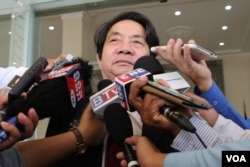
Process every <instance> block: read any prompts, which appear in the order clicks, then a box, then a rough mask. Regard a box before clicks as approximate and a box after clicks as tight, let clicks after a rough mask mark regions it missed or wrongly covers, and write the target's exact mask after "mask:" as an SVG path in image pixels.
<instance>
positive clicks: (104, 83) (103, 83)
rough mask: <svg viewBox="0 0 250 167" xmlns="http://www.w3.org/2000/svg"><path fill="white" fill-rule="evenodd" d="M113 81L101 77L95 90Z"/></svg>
mask: <svg viewBox="0 0 250 167" xmlns="http://www.w3.org/2000/svg"><path fill="white" fill-rule="evenodd" d="M112 83H113V82H112V81H111V80H109V79H103V80H101V81H100V82H99V83H98V84H97V90H98V91H101V90H102V89H104V88H106V87H107V86H109V85H111V84H112Z"/></svg>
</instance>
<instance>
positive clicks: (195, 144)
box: [171, 115, 233, 152]
mask: <svg viewBox="0 0 250 167" xmlns="http://www.w3.org/2000/svg"><path fill="white" fill-rule="evenodd" d="M190 121H191V123H192V124H193V125H194V127H196V133H197V134H198V135H199V137H200V138H201V140H202V141H203V143H204V144H205V145H206V146H210V147H214V146H216V145H218V144H221V143H228V142H232V141H233V139H232V138H231V137H230V136H227V135H225V134H223V133H220V132H218V131H216V130H215V129H213V128H212V127H211V126H209V124H208V123H207V122H206V121H205V120H203V119H201V118H199V117H197V116H195V115H194V116H192V117H191V118H190ZM171 146H172V147H173V148H175V149H177V150H179V151H181V152H185V151H193V150H200V149H204V148H205V146H204V145H203V144H202V142H201V141H200V140H199V139H198V137H197V136H196V135H195V134H194V133H191V132H188V131H185V130H181V131H180V133H179V134H178V135H177V136H176V137H175V139H174V141H173V143H172V145H171Z"/></svg>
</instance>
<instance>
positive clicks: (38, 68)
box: [8, 57, 48, 104]
mask: <svg viewBox="0 0 250 167" xmlns="http://www.w3.org/2000/svg"><path fill="white" fill-rule="evenodd" d="M47 65H48V62H47V59H46V58H44V57H39V58H38V59H37V60H36V61H35V62H34V63H33V65H32V66H31V67H30V68H29V69H28V70H27V71H26V72H25V73H24V74H23V76H22V77H21V78H20V79H19V80H18V81H17V83H16V84H15V86H14V87H13V88H12V89H11V90H10V92H9V94H8V103H9V104H10V103H12V102H13V101H14V100H16V99H17V98H19V97H20V96H21V93H23V92H26V91H28V89H29V88H30V87H31V85H33V84H34V83H35V82H38V81H39V80H40V79H41V78H40V75H41V73H42V70H43V69H44V68H45V67H46V66H47Z"/></svg>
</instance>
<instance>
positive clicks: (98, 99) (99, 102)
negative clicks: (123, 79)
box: [90, 83, 117, 110]
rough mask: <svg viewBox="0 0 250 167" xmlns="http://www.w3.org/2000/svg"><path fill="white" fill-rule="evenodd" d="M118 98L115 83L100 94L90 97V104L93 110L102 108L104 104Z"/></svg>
mask: <svg viewBox="0 0 250 167" xmlns="http://www.w3.org/2000/svg"><path fill="white" fill-rule="evenodd" d="M116 97H117V90H116V85H115V84H114V83H113V84H111V85H110V86H108V87H107V88H105V89H104V90H103V91H100V92H98V93H97V94H95V95H93V96H91V97H90V102H91V104H92V107H93V109H94V110H95V109H97V108H100V107H101V106H103V104H104V103H106V102H109V101H111V99H113V98H116Z"/></svg>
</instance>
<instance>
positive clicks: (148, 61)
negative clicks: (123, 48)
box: [134, 56, 190, 92]
mask: <svg viewBox="0 0 250 167" xmlns="http://www.w3.org/2000/svg"><path fill="white" fill-rule="evenodd" d="M136 68H143V69H145V70H147V71H149V72H151V73H152V74H153V78H149V79H150V80H154V81H156V80H158V79H164V80H165V81H166V82H167V83H168V84H169V86H170V88H172V89H175V90H177V91H178V92H185V91H187V90H188V89H189V88H190V84H189V83H188V82H187V81H186V80H185V79H184V78H183V77H182V76H181V75H180V73H179V72H178V71H174V72H167V73H164V69H163V67H162V65H161V63H160V62H159V61H158V60H157V59H156V58H155V57H153V56H142V57H140V58H139V59H138V60H137V61H136V62H135V64H134V69H136Z"/></svg>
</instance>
